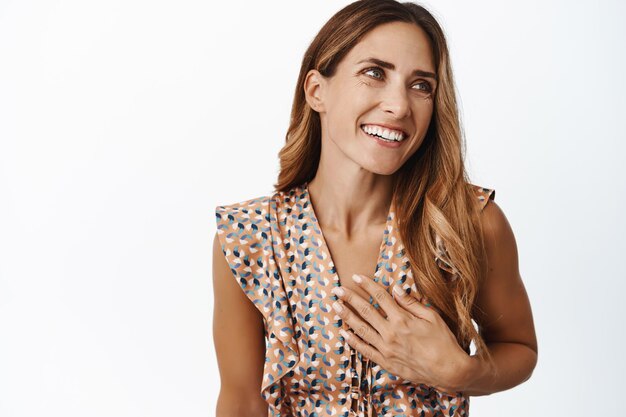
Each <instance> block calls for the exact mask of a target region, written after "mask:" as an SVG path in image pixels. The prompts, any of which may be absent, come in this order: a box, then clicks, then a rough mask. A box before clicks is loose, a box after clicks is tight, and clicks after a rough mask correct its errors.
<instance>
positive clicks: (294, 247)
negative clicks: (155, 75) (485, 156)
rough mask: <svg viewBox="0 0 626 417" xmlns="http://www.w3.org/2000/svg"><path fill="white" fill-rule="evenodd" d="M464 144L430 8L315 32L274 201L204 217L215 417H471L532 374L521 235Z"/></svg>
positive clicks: (389, 2) (373, 10)
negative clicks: (478, 405) (476, 405)
mask: <svg viewBox="0 0 626 417" xmlns="http://www.w3.org/2000/svg"><path fill="white" fill-rule="evenodd" d="M462 146H463V142H462V137H461V128H460V124H459V119H458V113H457V106H456V99H455V94H454V85H453V78H452V72H451V69H450V62H449V56H448V49H447V46H446V41H445V38H444V35H443V32H442V30H441V28H440V26H439V25H438V24H437V22H436V21H435V19H434V18H433V17H432V15H431V14H430V13H429V12H428V11H426V10H425V9H424V8H422V7H420V6H418V5H415V4H412V3H397V2H395V1H393V0H386V1H381V0H365V1H357V2H355V3H352V4H350V5H348V6H347V7H345V8H344V9H342V10H341V11H339V12H338V13H337V14H335V15H334V16H333V17H332V18H331V19H330V20H329V21H328V22H327V23H326V25H325V26H324V27H323V28H322V29H321V31H320V32H319V34H318V35H317V37H316V38H315V39H314V40H313V42H312V43H311V45H310V46H309V48H308V50H307V51H306V53H305V55H304V60H303V62H302V67H301V72H300V77H299V79H298V85H297V88H296V93H295V99H294V104H293V109H292V114H291V125H290V127H289V130H288V132H287V141H286V144H285V146H284V148H283V149H282V150H281V152H280V164H281V169H280V174H279V178H278V184H276V186H275V188H276V192H275V193H274V194H273V195H271V196H264V197H258V198H254V199H250V200H247V201H244V202H239V203H235V204H231V205H224V206H218V207H217V209H216V217H217V226H218V227H217V233H216V236H215V240H214V254H213V255H214V260H213V265H214V271H213V272H214V274H213V277H214V278H213V279H214V288H215V310H214V339H215V346H216V352H217V356H218V363H219V369H220V377H221V391H220V395H219V399H218V404H217V415H218V416H219V417H223V416H235V415H237V416H239V415H241V416H257V415H258V416H266V415H268V411H269V415H271V416H296V415H298V416H299V415H308V416H313V415H315V416H350V415H355V416H368V415H372V416H374V415H376V416H439V415H446V416H467V415H469V414H468V413H469V396H471V395H487V394H490V393H493V392H497V391H502V390H505V389H509V388H511V387H514V386H516V385H518V384H520V383H522V382H524V381H525V380H526V379H528V378H529V377H530V375H531V373H532V370H533V369H534V367H535V364H536V361H537V342H536V336H535V332H534V327H533V319H532V314H531V308H530V304H529V300H528V297H527V295H526V291H525V289H524V285H523V283H522V280H521V277H520V275H519V271H518V265H517V250H516V244H515V238H514V236H513V232H512V230H511V228H510V226H509V224H508V222H507V220H506V217H505V216H504V214H503V212H502V211H501V210H500V208H499V207H498V206H497V205H496V203H495V202H494V201H493V199H494V197H495V191H494V190H491V189H487V188H483V187H480V186H477V185H474V184H471V183H470V182H469V181H468V179H467V175H466V172H465V168H464V164H463V155H462ZM233 275H234V279H233ZM472 320H474V321H475V322H476V323H477V325H478V331H477V330H476V328H475V327H474V325H473V322H472ZM472 342H474V344H475V348H476V352H475V354H474V355H471V354H470V353H471V349H470V344H471V343H472Z"/></svg>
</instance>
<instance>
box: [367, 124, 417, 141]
mask: <svg viewBox="0 0 626 417" xmlns="http://www.w3.org/2000/svg"><path fill="white" fill-rule="evenodd" d="M368 125H369V126H378V127H381V128H383V129H388V130H394V131H396V132H402V134H403V135H404V137H405V138H407V137H408V136H409V133H408V132H407V131H406V130H404V129H402V128H401V127H399V126H394V125H390V124H385V123H363V124H362V125H361V129H363V126H368Z"/></svg>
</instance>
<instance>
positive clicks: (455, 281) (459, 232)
mask: <svg viewBox="0 0 626 417" xmlns="http://www.w3.org/2000/svg"><path fill="white" fill-rule="evenodd" d="M388 22H408V23H414V24H416V25H418V26H419V27H420V28H422V29H423V30H424V31H425V32H426V33H427V35H428V37H429V39H430V42H431V47H432V50H433V54H434V62H435V67H436V68H435V71H436V74H437V77H438V86H437V89H436V92H435V96H434V97H433V102H434V109H433V115H432V119H431V122H430V126H429V128H428V132H427V134H426V137H425V138H424V141H423V143H422V145H421V146H420V147H419V149H418V150H417V151H416V152H415V154H413V155H412V156H411V157H410V158H409V159H408V160H407V161H406V162H405V163H404V164H403V166H402V167H401V168H400V169H399V170H398V171H397V173H396V174H397V180H396V181H395V186H394V193H393V194H394V197H393V198H394V204H395V207H396V216H397V217H396V218H397V219H398V229H399V232H400V236H401V238H402V241H403V243H404V246H405V250H406V254H407V256H408V258H409V261H410V263H411V268H412V270H413V274H414V277H415V283H416V287H417V289H418V291H419V292H420V293H421V294H423V295H425V296H426V297H427V298H428V299H429V300H430V301H431V302H432V303H433V305H434V306H435V307H436V309H437V310H438V311H439V313H440V314H441V315H442V318H443V319H444V320H445V321H446V323H447V324H448V326H449V327H450V329H451V331H452V332H453V333H454V334H455V336H456V338H457V341H458V343H459V345H460V346H461V347H462V348H463V349H464V350H465V351H466V352H467V353H468V354H469V353H470V343H471V342H472V341H474V343H475V346H476V354H477V355H479V356H480V357H481V358H483V359H487V360H488V362H490V363H491V364H493V361H492V358H491V355H490V354H489V350H488V349H487V346H486V344H485V342H484V340H483V338H482V336H481V334H480V331H477V330H476V328H475V327H474V325H473V322H472V317H475V316H474V313H475V311H474V308H475V307H474V301H475V299H476V297H477V293H478V289H479V286H480V283H481V280H483V279H484V276H485V274H486V256H485V247H484V242H483V239H482V233H481V229H482V224H481V218H480V209H479V207H478V205H477V204H476V202H477V199H476V194H475V192H474V190H473V189H472V187H471V186H470V181H469V178H468V175H467V173H466V171H465V165H464V153H465V142H464V139H463V133H462V130H461V122H460V120H459V114H458V108H457V101H456V95H455V87H454V80H453V77H452V69H451V67H450V57H449V52H448V46H447V43H446V39H445V36H444V33H443V30H442V29H441V27H440V25H439V24H438V23H437V21H436V20H435V18H434V17H433V16H432V15H431V14H430V12H428V11H427V10H426V9H425V8H424V7H422V6H420V5H417V4H415V3H410V2H406V3H399V2H396V1H395V0H360V1H356V2H354V3H351V4H349V5H348V6H346V7H344V8H343V9H341V10H340V11H339V12H337V13H336V14H335V15H333V16H332V17H331V18H330V20H328V22H327V23H326V24H325V25H324V26H323V27H322V29H321V30H320V31H319V33H318V34H317V35H316V37H315V38H314V39H313V41H312V42H311V44H310V45H309V47H308V49H307V50H306V52H305V54H304V58H303V60H302V65H301V68H300V74H299V77H298V82H297V85H296V90H295V95H294V100H293V105H292V109H291V119H290V124H289V128H288V130H287V134H286V143H285V145H284V146H283V148H282V149H281V150H280V152H279V159H280V171H279V175H278V182H277V183H276V184H275V185H274V188H275V189H276V191H284V192H286V191H288V190H290V189H291V188H292V187H295V186H298V185H301V184H303V183H305V182H309V181H311V180H312V179H313V178H314V177H315V173H316V172H317V167H318V164H319V160H320V152H321V124H320V117H319V114H318V113H317V112H315V111H314V110H312V109H311V107H310V106H309V105H308V104H307V102H306V99H305V94H304V81H305V78H306V74H307V73H308V72H309V71H310V70H311V69H316V70H318V71H319V72H320V73H321V74H322V75H324V76H325V77H332V76H333V75H334V73H335V70H336V68H337V64H338V63H339V62H340V61H341V60H342V59H343V57H344V56H345V55H346V54H347V53H348V52H349V51H350V50H351V48H352V47H354V46H355V45H356V44H357V43H358V42H359V40H360V39H361V38H362V37H363V36H364V35H365V34H367V33H368V32H369V31H371V30H372V29H374V28H375V27H377V26H378V25H381V24H383V23H388ZM439 239H440V240H441V243H443V246H444V247H445V251H446V256H447V262H449V263H450V264H451V265H453V266H454V268H455V269H456V270H457V271H458V274H455V275H454V276H452V275H451V274H450V273H448V272H446V271H445V270H442V269H441V268H439V267H438V266H437V264H436V263H435V262H433V258H434V257H436V256H437V254H438V252H437V240H439ZM441 243H440V244H441Z"/></svg>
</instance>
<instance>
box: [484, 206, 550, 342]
mask: <svg viewBox="0 0 626 417" xmlns="http://www.w3.org/2000/svg"><path fill="white" fill-rule="evenodd" d="M481 216H482V224H483V229H482V233H483V238H484V242H485V250H486V256H487V274H486V276H485V279H484V281H483V282H482V284H481V287H480V290H479V294H478V297H477V300H476V303H475V308H474V318H475V320H476V322H477V324H478V325H479V327H480V330H481V333H482V334H483V337H484V338H485V340H486V342H487V343H489V342H515V343H522V344H525V345H527V346H528V347H530V348H531V349H533V350H534V351H537V340H536V336H535V329H534V324H533V317H532V311H531V306H530V300H529V298H528V295H527V292H526V288H525V286H524V283H523V280H522V277H521V275H520V271H519V257H518V248H517V242H516V239H515V235H514V233H513V228H512V227H511V224H510V223H509V221H508V219H507V217H506V215H505V214H504V212H503V210H502V208H501V207H500V206H499V205H498V204H497V203H496V202H495V201H493V200H490V201H489V202H488V203H487V204H486V206H485V207H484V208H483V210H482V214H481Z"/></svg>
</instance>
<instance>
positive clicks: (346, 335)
mask: <svg viewBox="0 0 626 417" xmlns="http://www.w3.org/2000/svg"><path fill="white" fill-rule="evenodd" d="M339 334H340V335H342V336H343V338H344V339H349V338H350V334H348V332H346V331H345V330H344V329H339Z"/></svg>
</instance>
